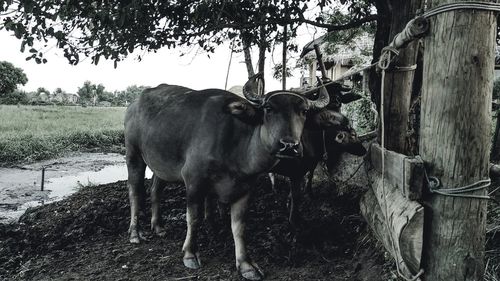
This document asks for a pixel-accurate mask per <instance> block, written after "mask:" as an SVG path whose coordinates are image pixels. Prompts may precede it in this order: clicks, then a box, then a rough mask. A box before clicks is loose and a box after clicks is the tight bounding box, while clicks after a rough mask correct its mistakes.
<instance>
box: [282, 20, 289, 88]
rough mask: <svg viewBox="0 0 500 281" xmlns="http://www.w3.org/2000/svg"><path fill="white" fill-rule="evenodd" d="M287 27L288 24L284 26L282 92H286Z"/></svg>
mask: <svg viewBox="0 0 500 281" xmlns="http://www.w3.org/2000/svg"><path fill="white" fill-rule="evenodd" d="M287 32H288V31H287V27H286V24H285V25H284V26H283V53H282V59H281V79H282V80H281V88H282V90H283V91H284V90H286V49H287V46H286V43H287V42H286V40H287V38H286V37H287Z"/></svg>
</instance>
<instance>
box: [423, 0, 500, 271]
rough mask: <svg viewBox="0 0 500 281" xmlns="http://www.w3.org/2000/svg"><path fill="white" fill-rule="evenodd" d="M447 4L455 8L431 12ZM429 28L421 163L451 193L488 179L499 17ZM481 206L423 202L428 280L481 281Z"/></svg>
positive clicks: (443, 20) (450, 17)
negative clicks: (442, 8) (455, 189)
mask: <svg viewBox="0 0 500 281" xmlns="http://www.w3.org/2000/svg"><path fill="white" fill-rule="evenodd" d="M450 2H460V1H449V0H432V1H430V3H429V4H430V7H435V6H438V5H440V4H444V3H450ZM483 2H484V1H483ZM430 25H431V28H430V32H429V35H428V36H426V37H425V42H424V44H425V50H424V67H423V85H422V113H421V119H420V120H421V129H420V146H419V147H420V155H421V156H422V159H423V160H424V161H425V164H426V167H427V174H428V175H429V176H436V177H438V178H439V179H440V180H441V182H442V184H443V187H444V188H456V187H461V186H464V185H468V184H472V183H475V182H477V181H478V180H482V179H486V178H488V168H489V167H488V165H489V152H490V151H489V148H490V131H491V127H490V126H491V94H492V87H493V77H494V75H493V69H494V61H495V60H494V58H495V53H494V50H495V45H496V43H495V37H496V15H495V14H494V13H493V12H488V11H474V10H456V11H450V12H445V13H442V14H438V15H437V16H434V17H432V18H431V22H430ZM468 194H470V195H485V194H486V190H485V189H481V190H478V191H475V192H471V193H468ZM486 205H487V202H486V200H481V199H471V198H458V197H449V196H443V195H429V196H427V197H426V198H425V204H424V206H425V208H426V209H425V234H424V252H423V263H424V269H425V280H433V281H434V280H447V281H454V280H462V281H471V280H483V271H484V245H485V220H486Z"/></svg>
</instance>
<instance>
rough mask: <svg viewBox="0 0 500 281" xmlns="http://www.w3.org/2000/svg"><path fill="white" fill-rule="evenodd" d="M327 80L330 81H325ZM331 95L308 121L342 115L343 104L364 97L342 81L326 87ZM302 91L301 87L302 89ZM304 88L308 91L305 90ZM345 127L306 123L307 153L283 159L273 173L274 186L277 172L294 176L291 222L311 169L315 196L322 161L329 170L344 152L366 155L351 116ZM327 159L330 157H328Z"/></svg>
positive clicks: (304, 134)
mask: <svg viewBox="0 0 500 281" xmlns="http://www.w3.org/2000/svg"><path fill="white" fill-rule="evenodd" d="M323 82H325V83H328V82H330V81H329V80H325V81H323ZM326 89H327V91H328V95H329V100H330V102H329V104H328V105H327V106H326V107H325V108H324V109H323V110H321V111H320V112H311V113H310V114H309V115H310V116H308V122H312V123H315V124H317V123H320V122H321V121H320V120H321V119H328V118H329V116H331V115H336V114H340V108H341V106H342V104H347V103H350V102H353V101H356V100H358V99H360V98H361V96H360V95H358V94H356V93H353V92H352V91H351V90H352V89H351V88H348V87H345V86H344V85H342V84H340V83H329V84H328V85H327V86H326ZM299 91H300V89H299ZM302 91H304V90H302ZM318 94H319V92H318V91H316V92H310V93H308V96H309V97H312V96H315V95H318ZM343 120H344V123H343V124H342V125H341V126H335V127H330V128H328V127H326V128H325V127H323V128H320V130H318V128H314V127H313V126H306V128H305V130H304V132H303V135H302V139H301V143H302V146H303V148H304V151H303V156H302V157H298V158H295V159H283V160H281V161H280V162H279V163H278V164H277V165H276V166H275V167H273V169H272V170H271V173H270V174H269V177H270V179H271V184H272V186H273V189H274V175H273V173H276V174H279V175H283V176H286V177H289V178H290V183H291V187H290V205H289V207H290V213H289V221H290V222H291V223H292V225H294V224H295V221H296V218H297V215H298V205H299V204H300V198H301V197H300V196H299V194H300V190H301V189H302V187H303V186H304V185H305V175H306V174H307V173H308V172H309V177H308V180H307V186H306V190H307V192H308V193H309V194H310V195H311V194H312V191H311V186H312V178H313V174H314V170H315V169H316V167H317V165H318V163H319V162H320V161H322V160H325V161H326V165H327V168H328V170H329V171H332V170H333V169H334V168H335V167H336V166H337V164H338V163H339V161H340V157H341V155H342V154H343V153H350V154H353V155H358V156H361V155H364V154H365V153H366V149H365V148H364V147H363V145H362V144H361V142H360V141H359V140H358V137H357V134H356V131H355V130H354V129H353V128H352V127H351V126H350V124H349V121H348V119H347V118H344V119H343ZM325 158H326V159H325Z"/></svg>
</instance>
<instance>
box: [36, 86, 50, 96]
mask: <svg viewBox="0 0 500 281" xmlns="http://www.w3.org/2000/svg"><path fill="white" fill-rule="evenodd" d="M36 93H37V94H38V95H40V94H41V93H45V94H46V95H50V91H49V90H47V89H45V88H44V87H38V89H36Z"/></svg>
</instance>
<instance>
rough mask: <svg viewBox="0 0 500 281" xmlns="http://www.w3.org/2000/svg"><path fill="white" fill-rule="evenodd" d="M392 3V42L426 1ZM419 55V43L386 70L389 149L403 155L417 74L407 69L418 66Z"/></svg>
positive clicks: (385, 86)
mask: <svg viewBox="0 0 500 281" xmlns="http://www.w3.org/2000/svg"><path fill="white" fill-rule="evenodd" d="M390 2H391V4H390V5H391V9H392V11H393V13H392V17H391V18H392V20H391V25H390V38H391V40H392V39H393V38H394V37H395V36H396V35H397V34H398V33H399V32H401V31H402V30H403V29H404V28H405V26H406V24H407V23H408V21H410V20H411V19H413V18H414V17H415V14H416V11H417V9H419V8H420V7H421V6H422V0H412V1H400V0H396V1H394V0H392V1H390ZM417 53H418V41H416V40H415V41H412V42H410V43H409V44H408V45H407V46H406V47H405V48H402V49H400V53H399V55H398V56H397V57H396V59H395V60H394V62H393V64H392V65H391V67H390V68H389V69H388V70H387V71H386V74H385V80H384V104H385V108H384V120H385V122H384V123H385V124H384V129H385V147H386V148H387V149H390V150H393V151H395V152H399V153H403V154H408V153H407V149H406V148H407V145H406V143H407V131H408V115H409V109H410V99H411V93H412V89H413V77H414V71H415V70H410V69H407V68H408V67H411V66H413V65H415V63H416V59H417ZM380 135H381V134H380Z"/></svg>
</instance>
